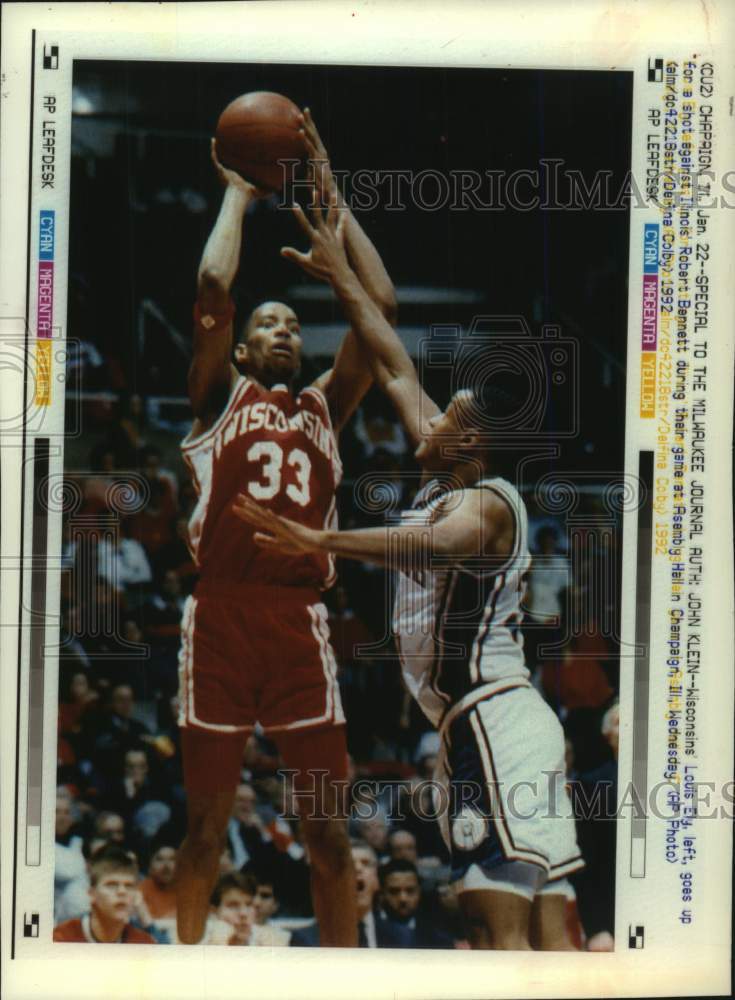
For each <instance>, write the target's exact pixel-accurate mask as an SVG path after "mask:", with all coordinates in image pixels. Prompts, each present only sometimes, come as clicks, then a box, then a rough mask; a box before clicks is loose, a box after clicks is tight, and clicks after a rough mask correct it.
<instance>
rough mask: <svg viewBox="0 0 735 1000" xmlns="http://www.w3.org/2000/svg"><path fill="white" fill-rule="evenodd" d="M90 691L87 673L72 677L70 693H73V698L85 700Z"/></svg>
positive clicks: (74, 699) (77, 700) (78, 700)
mask: <svg viewBox="0 0 735 1000" xmlns="http://www.w3.org/2000/svg"><path fill="white" fill-rule="evenodd" d="M89 693H90V687H89V680H88V679H87V675H86V674H81V673H79V674H74V676H73V677H72V679H71V684H70V685H69V694H70V695H71V700H72V701H75V702H84V701H86V700H87V697H88V696H89Z"/></svg>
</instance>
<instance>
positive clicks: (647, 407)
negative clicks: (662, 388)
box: [641, 351, 656, 420]
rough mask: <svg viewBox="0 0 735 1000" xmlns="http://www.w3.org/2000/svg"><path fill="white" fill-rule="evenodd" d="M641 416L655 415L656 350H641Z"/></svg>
mask: <svg viewBox="0 0 735 1000" xmlns="http://www.w3.org/2000/svg"><path fill="white" fill-rule="evenodd" d="M641 416H642V417H644V418H646V419H649V420H650V419H651V417H655V416H656V352H655V351H642V352H641Z"/></svg>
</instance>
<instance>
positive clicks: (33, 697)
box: [26, 438, 49, 865]
mask: <svg viewBox="0 0 735 1000" xmlns="http://www.w3.org/2000/svg"><path fill="white" fill-rule="evenodd" d="M33 448H34V451H33V538H32V542H31V545H32V553H33V558H32V569H31V618H30V643H31V655H30V669H29V673H28V782H27V789H28V790H27V797H26V864H27V865H40V864H41V805H42V798H41V791H42V789H41V781H42V778H43V687H44V675H45V669H44V668H45V664H44V646H45V643H46V557H47V550H48V470H49V439H48V438H36V440H35V441H34V444H33Z"/></svg>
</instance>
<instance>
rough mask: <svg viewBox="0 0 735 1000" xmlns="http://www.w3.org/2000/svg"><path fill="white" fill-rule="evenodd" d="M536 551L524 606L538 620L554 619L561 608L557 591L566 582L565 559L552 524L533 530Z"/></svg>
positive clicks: (566, 568) (566, 569) (554, 621)
mask: <svg viewBox="0 0 735 1000" xmlns="http://www.w3.org/2000/svg"><path fill="white" fill-rule="evenodd" d="M536 546H537V548H538V551H539V554H538V555H534V558H533V566H532V569H531V595H530V605H529V608H528V610H529V611H530V612H531V613H532V614H533V616H534V618H535V619H536V620H537V621H540V622H548V623H549V624H550V625H553V624H554V623H556V622H557V621H558V619H559V616H560V615H561V612H562V605H561V595H562V593H563V592H564V590H565V589H566V588H567V587H568V586H569V583H570V572H569V560H568V559H567V557H566V556H564V555H562V554H561V553H560V552H559V551H558V548H557V532H556V528H554V527H552V526H551V525H548V524H547V525H543V526H542V527H541V528H539V530H538V531H537V533H536Z"/></svg>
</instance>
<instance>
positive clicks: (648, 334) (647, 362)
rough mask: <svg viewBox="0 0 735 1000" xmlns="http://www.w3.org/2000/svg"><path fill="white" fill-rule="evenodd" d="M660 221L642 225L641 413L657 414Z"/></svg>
mask: <svg viewBox="0 0 735 1000" xmlns="http://www.w3.org/2000/svg"><path fill="white" fill-rule="evenodd" d="M658 230H659V226H658V223H657V222H647V223H646V225H645V226H644V228H643V311H642V316H641V406H640V413H641V417H644V418H646V419H651V418H652V417H655V416H656V346H657V344H658V237H659V234H658Z"/></svg>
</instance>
